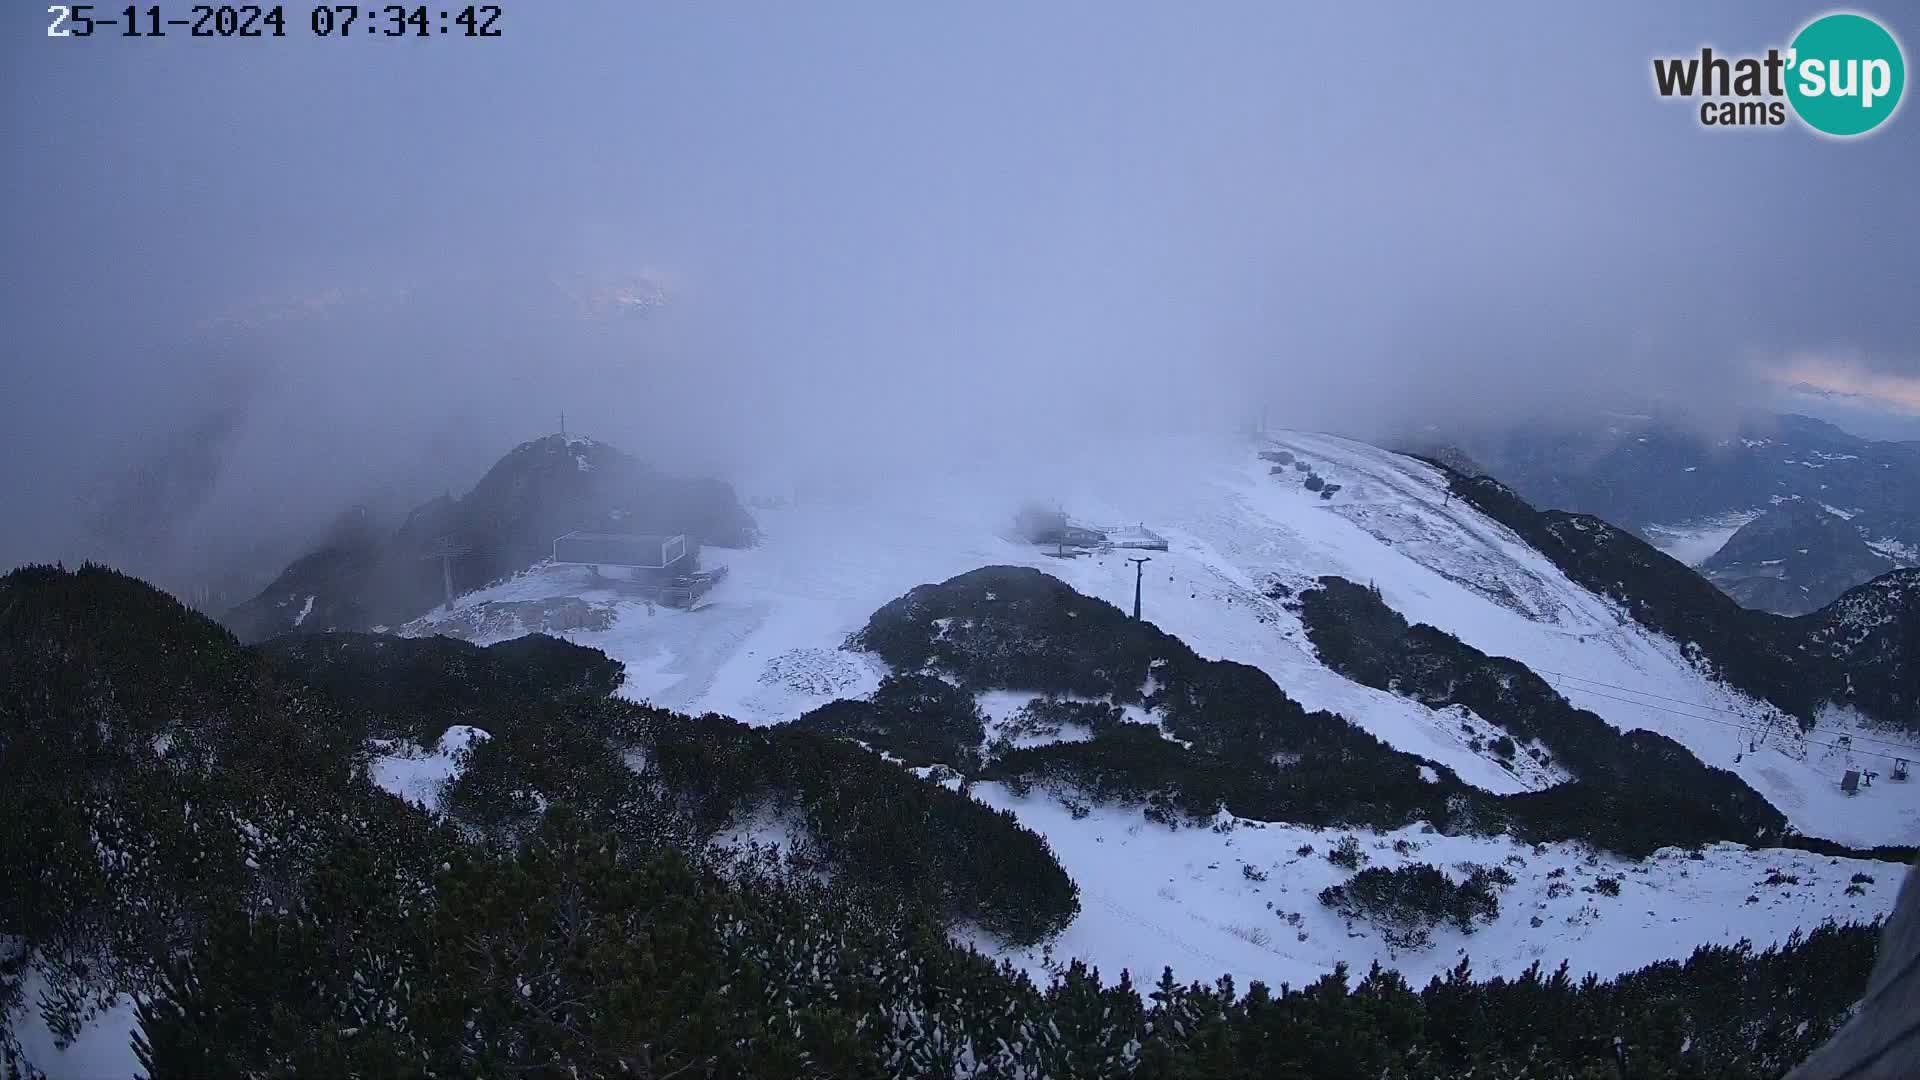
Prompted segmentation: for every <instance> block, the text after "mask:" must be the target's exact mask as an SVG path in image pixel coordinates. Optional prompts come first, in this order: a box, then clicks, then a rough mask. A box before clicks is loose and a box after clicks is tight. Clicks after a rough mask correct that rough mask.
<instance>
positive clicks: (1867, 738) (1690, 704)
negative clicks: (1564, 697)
mask: <svg viewBox="0 0 1920 1080" xmlns="http://www.w3.org/2000/svg"><path fill="white" fill-rule="evenodd" d="M1534 670H1535V671H1538V672H1540V673H1541V674H1543V675H1553V676H1557V677H1559V678H1562V679H1572V680H1574V681H1576V682H1586V683H1592V684H1594V685H1595V686H1604V687H1606V688H1607V689H1609V690H1619V691H1622V692H1624V693H1628V694H1639V695H1641V696H1643V697H1650V698H1659V699H1660V700H1661V701H1671V702H1673V703H1674V704H1676V705H1685V706H1686V707H1687V708H1689V709H1705V710H1706V711H1708V712H1717V713H1720V714H1722V715H1725V716H1742V715H1743V714H1741V713H1737V712H1734V711H1733V710H1732V709H1722V708H1719V707H1718V706H1714V705H1707V704H1704V703H1701V702H1697V701H1686V700H1683V699H1681V698H1676V697H1668V696H1667V695H1665V694H1656V693H1654V692H1653V691H1651V690H1636V689H1634V688H1633V687H1631V686H1617V685H1615V684H1613V683H1610V682H1602V681H1601V680H1599V679H1590V678H1588V677H1586V676H1585V675H1574V674H1571V673H1568V672H1565V671H1548V670H1546V669H1545V668H1535V669H1534ZM1574 689H1576V690H1578V689H1581V688H1580V687H1575V688H1574ZM1589 692H1591V691H1589ZM1701 719H1702V720H1705V719H1707V718H1706V717H1704V716H1703V717H1701ZM1816 730H1817V729H1816ZM1828 730H1832V729H1830V728H1829V729H1828ZM1843 737H1844V738H1847V739H1851V740H1853V741H1854V742H1871V743H1879V744H1880V745H1882V746H1891V747H1893V748H1895V749H1897V750H1920V747H1916V746H1915V745H1914V744H1912V743H1910V742H1899V741H1897V740H1893V739H1876V738H1874V737H1873V736H1871V735H1851V734H1849V735H1845V736H1843Z"/></svg>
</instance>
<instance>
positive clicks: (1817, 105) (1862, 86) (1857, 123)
mask: <svg viewBox="0 0 1920 1080" xmlns="http://www.w3.org/2000/svg"><path fill="white" fill-rule="evenodd" d="M1906 83H1907V65H1906V59H1905V57H1904V56H1903V55H1902V54H1901V52H1900V43H1899V42H1898V41H1896V40H1894V36H1893V35H1892V34H1891V33H1888V32H1887V29H1886V27H1884V26H1881V25H1880V24H1879V23H1877V22H1875V21H1874V20H1872V19H1870V18H1868V17H1866V16H1865V15H1856V14H1854V13H1853V12H1835V13H1833V14H1830V15H1822V16H1820V17H1819V18H1817V19H1815V20H1813V21H1812V22H1810V23H1808V24H1807V25H1806V26H1804V27H1802V28H1801V29H1800V32H1799V33H1798V34H1795V35H1794V37H1793V43H1792V44H1790V45H1788V46H1787V47H1786V48H1785V49H1778V48H1774V49H1768V50H1767V53H1766V55H1765V56H1719V55H1716V54H1715V53H1714V51H1713V50H1712V49H1711V48H1703V49H1701V50H1700V54H1699V55H1698V56H1663V57H1656V58H1655V59H1654V61H1653V86H1654V89H1655V90H1656V91H1658V92H1659V94H1660V96H1661V97H1663V98H1675V97H1677V98H1699V99H1701V101H1700V114H1699V115H1700V123H1701V124H1702V125H1703V126H1705V127H1715V128H1719V127H1779V126H1781V125H1783V124H1785V123H1786V122H1787V115H1788V109H1789V108H1791V109H1792V111H1793V115H1795V116H1798V117H1799V118H1800V122H1801V123H1803V124H1805V125H1807V126H1808V127H1810V128H1812V129H1813V130H1815V131H1817V132H1819V133H1820V134H1822V135H1828V136H1833V137H1835V138H1842V139H1844V138H1851V137H1853V136H1856V135H1865V134H1866V133H1868V132H1870V131H1873V130H1874V129H1876V128H1878V127H1880V126H1881V125H1882V124H1885V123H1886V122H1887V120H1888V119H1890V118H1891V117H1892V116H1893V113H1894V110H1896V109H1898V108H1899V107H1900V92H1901V91H1902V90H1904V89H1905V88H1906Z"/></svg>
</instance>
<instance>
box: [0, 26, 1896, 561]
mask: <svg viewBox="0 0 1920 1080" xmlns="http://www.w3.org/2000/svg"><path fill="white" fill-rule="evenodd" d="M42 6H43V5H38V4H31V5H29V4H18V5H14V4H9V5H7V7H6V12H5V28H4V33H3V34H0V95H3V100H0V124H4V136H5V146H6V148H7V149H6V154H5V156H4V158H0V260H3V263H0V266H3V267H4V279H3V280H4V292H3V293H0V328H3V329H0V333H4V338H0V345H4V349H5V356H4V361H3V362H4V370H3V371H0V410H3V411H4V417H3V419H0V494H4V495H5V496H6V497H7V499H8V500H9V503H10V506H9V511H8V513H7V515H6V518H7V524H6V526H5V527H0V557H4V558H0V561H6V562H11V561H13V560H14V559H17V558H22V557H28V556H33V557H47V555H48V553H49V552H57V551H59V550H62V549H61V548H60V547H59V545H60V544H62V543H66V542H67V541H66V540H64V539H61V537H63V536H64V535H65V534H64V533H63V532H62V530H63V529H66V528H68V527H69V526H70V525H71V521H70V519H71V517H72V514H73V503H74V499H75V493H76V492H77V491H80V490H82V489H83V488H85V487H86V485H88V484H90V483H93V482H94V479H95V478H97V477H98V476H99V475H100V474H101V473H102V471H103V470H104V471H111V470H112V469H113V467H114V466H115V464H116V463H117V462H119V461H122V460H124V459H126V458H127V457H128V456H129V455H134V456H137V455H139V454H142V453H145V452H147V451H145V450H143V449H142V448H143V447H147V446H150V445H151V440H152V439H155V438H161V437H163V436H165V434H166V433H167V432H169V431H173V430H177V429H178V428H179V427H181V426H182V425H184V424H187V423H191V422H194V421H195V420H197V419H199V418H201V417H203V416H204V414H205V412H206V410H207V409H208V408H209V407H210V406H211V405H213V404H218V403H225V402H238V403H240V404H241V405H242V406H243V409H242V412H241V414H240V415H241V416H242V419H241V420H240V421H238V422H237V424H238V430H237V433H236V434H234V435H233V436H232V438H231V439H230V441H229V442H228V443H226V444H224V445H227V446H228V447H229V451H228V452H229V453H230V454H231V455H232V460H231V461H229V462H228V464H227V465H226V466H224V471H223V478H222V481H221V487H220V491H219V492H218V494H217V496H215V497H214V498H213V499H212V505H215V506H217V507H218V510H217V512H216V511H209V513H212V514H214V517H215V519H216V520H218V521H221V522H230V521H236V520H240V521H245V520H255V521H267V520H273V521H286V520H296V519H297V520H304V518H303V517H302V515H317V514H323V513H331V512H332V509H333V508H334V507H335V506H337V505H338V504H339V503H340V502H341V501H343V500H345V499H350V498H355V497H359V495H360V493H362V492H363V491H366V490H369V489H371V488H375V487H379V486H381V485H386V486H387V487H390V488H391V487H395V486H397V487H399V488H401V489H404V490H402V491H401V492H400V494H401V496H403V497H410V496H411V495H412V494H414V493H415V492H416V491H417V490H419V489H423V488H424V489H438V488H439V487H440V486H443V485H444V486H447V487H452V488H454V489H456V490H458V489H460V488H463V487H465V486H466V485H467V484H470V483H471V482H472V480H473V479H474V475H473V470H474V469H475V468H476V467H478V466H477V465H476V462H478V463H484V461H486V460H490V459H491V458H492V457H494V456H497V455H498V454H499V453H500V452H501V451H503V450H504V449H506V448H507V447H508V446H510V445H511V444H512V443H513V442H516V441H519V440H521V439H524V438H527V437H530V436H532V435H536V434H539V433H541V432H544V431H547V430H551V429H552V428H553V427H554V426H556V424H557V422H558V420H557V418H558V414H559V413H560V412H561V411H562V410H565V411H566V412H567V414H568V416H569V422H570V425H571V426H575V427H578V428H582V429H585V430H587V431H589V432H591V433H593V434H596V435H600V436H603V437H606V438H608V439H610V440H611V441H615V442H618V443H621V444H622V445H626V446H629V447H631V448H633V449H635V450H638V451H641V452H643V453H646V454H648V455H649V456H652V457H656V458H658V459H660V460H662V461H665V462H667V463H669V464H674V465H678V466H683V467H690V468H691V467H701V468H705V467H712V468H720V469H731V468H737V467H745V466H746V464H747V463H748V462H749V461H750V459H752V458H753V457H755V456H756V455H761V456H764V455H766V454H768V453H770V452H777V453H782V454H794V453H799V454H802V455H803V456H805V455H812V456H814V457H817V458H818V459H819V460H821V461H822V462H844V461H845V460H847V459H849V458H855V457H859V456H862V455H868V456H873V455H878V456H882V457H891V456H897V455H893V454H889V453H887V452H886V448H888V447H897V446H898V445H900V444H901V443H902V442H903V441H907V440H914V441H918V442H920V443H922V444H934V443H937V444H940V445H965V444H966V443H967V441H968V440H970V439H999V438H1014V437H1023V433H1028V432H1031V431H1033V430H1035V429H1046V430H1056V429H1057V430H1082V429H1083V428H1084V426H1085V425H1087V424H1089V423H1093V422H1110V423H1120V424H1125V425H1139V426H1161V425H1201V424H1205V423H1212V422H1218V421H1221V420H1223V419H1226V418H1231V417H1232V416H1234V415H1235V414H1236V413H1242V412H1245V411H1247V410H1249V409H1250V408H1251V407H1252V406H1253V404H1254V403H1256V402H1260V401H1267V402H1270V403H1271V405H1272V406H1273V407H1274V415H1275V417H1276V418H1279V419H1284V420H1286V421H1289V422H1292V423H1297V424H1304V425H1309V426H1320V427H1335V428H1342V429H1347V430H1354V431H1360V432H1380V431H1388V430H1392V429H1394V428H1396V427H1398V426H1403V425H1406V424H1409V423H1416V422H1422V421H1427V420H1435V421H1440V422H1445V423H1454V422H1465V421H1478V420H1497V419H1499V418H1502V417H1505V416H1509V415H1515V414H1518V413H1527V412H1538V411H1553V410H1557V409H1565V408H1575V407H1581V406H1585V405H1588V404H1592V403H1594V402H1596V401H1600V400H1603V399H1605V398H1607V397H1608V396H1616V395H1617V396H1626V397H1646V398H1653V399H1657V400H1670V401H1677V402H1684V403H1687V404H1689V405H1691V406H1693V407H1695V408H1698V409H1703V410H1707V411H1709V412H1711V411H1714V410H1716V409H1722V408H1731V407H1734V406H1737V405H1739V404H1741V403H1744V402H1749V401H1753V400H1757V399H1758V396H1759V395H1760V393H1761V392H1762V390H1763V388H1764V386H1765V385H1766V384H1765V379H1766V378H1767V377H1772V378H1775V379H1779V378H1788V379H1809V378H1810V379H1814V380H1816V381H1817V380H1826V381H1827V382H1830V383H1833V384H1835V386H1836V387H1838V386H1840V385H1842V384H1844V385H1845V388H1847V389H1850V390H1853V391H1856V392H1863V393H1869V394H1872V395H1875V396H1876V397H1878V398H1881V399H1884V400H1885V401H1887V402H1888V403H1889V405H1890V407H1902V403H1904V406H1903V407H1907V408H1910V409H1911V410H1913V411H1916V412H1920V389H1916V388H1920V305H1917V304H1916V303H1915V299H1914V288H1915V285H1916V283H1920V253H1917V252H1916V247H1915V243H1914V241H1915V238H1916V236H1920V228H1916V226H1920V199H1916V198H1915V196H1914V191H1915V189H1916V186H1920V141H1917V140H1920V116H1917V115H1916V114H1915V113H1914V111H1913V107H1912V106H1911V105H1908V106H1907V107H1905V108H1904V109H1903V110H1902V113H1901V115H1898V116H1896V117H1895V118H1894V120H1893V121H1892V122H1891V124H1890V126H1888V127H1887V128H1886V129H1884V130H1883V131H1881V132H1880V133H1878V134H1875V135H1873V136H1871V137H1869V138H1866V139H1863V140H1857V141H1855V142H1852V143H1844V144H1843V143H1837V142H1830V141H1825V140H1822V139H1820V138H1818V137H1815V136H1814V135H1812V134H1810V133H1809V132H1807V131H1806V130H1804V129H1801V128H1799V127H1797V126H1792V125H1790V126H1789V127H1788V128H1786V129H1784V130H1745V131H1712V130H1705V129H1702V128H1701V127H1700V125H1699V123H1698V121H1697V118H1696V114H1695V112H1694V109H1693V107H1692V106H1690V105H1687V104H1683V103H1679V102H1672V101H1662V100H1659V99H1658V98H1656V97H1655V95H1654V93H1653V91H1652V83H1651V77H1650V74H1649V71H1650V68H1649V62H1650V59H1651V58H1652V57H1653V56H1654V55H1657V54H1658V55H1677V54H1685V53H1688V52H1691V51H1696V50H1697V49H1698V48H1699V47H1700V46H1701V45H1702V44H1712V45H1714V46H1715V47H1716V48H1717V49H1720V50H1723V51H1727V52H1744V51H1756V52H1757V51H1761V50H1764V49H1765V48H1766V47H1767V46H1769V45H1784V44H1785V43H1786V41H1787V40H1788V38H1789V37H1790V36H1791V34H1792V32H1793V31H1794V30H1795V29H1796V28H1797V27H1798V26H1799V25H1801V24H1802V23H1804V22H1805V21H1806V20H1807V19H1808V18H1810V17H1811V16H1813V15H1815V14H1818V13H1819V12H1821V11H1822V10H1824V8H1822V7H1820V6H1818V5H1808V4H1769V3H1749V2H1742V3H1727V4H1712V5H1709V4H1684V5H1674V4H1661V5H1657V6H1656V5H1645V6H1640V7H1631V8H1629V7H1623V6H1621V5H1581V6H1579V8H1578V9H1574V8H1573V7H1571V6H1568V5H1553V6H1551V8H1549V7H1547V6H1543V5H1539V4H1511V5H1490V4H1476V5H1445V6H1442V5H1414V4H1405V5H1373V6H1369V7H1367V8H1365V9H1363V10H1359V11H1355V10H1351V9H1352V8H1353V5H1328V6H1327V7H1326V9H1325V10H1324V11H1321V12H1314V11H1310V10H1306V9H1304V8H1303V7H1301V6H1300V5H1280V4H1271V3H1224V2H1209V3H1204V4H1171V3H1119V4H1116V3H1106V2H1103V3H1091V2H1089V3H1041V4H1028V3H1020V4H1014V3H984V4H979V3H969V4H942V5H935V4H895V3H878V2H875V3H843V2H837V0H836V2H830V3H820V4H806V5H799V4H774V3H750V4H749V3H728V2H719V3H700V4H682V3H665V2H658V3H656V2H621V3H569V4H564V5H562V4H550V3H532V2H530V0H520V2H518V3H516V2H513V0H507V2H506V3H504V4H503V5H502V6H503V7H504V9H505V10H504V14H503V16H502V18H501V20H500V26H501V27H502V29H503V31H504V37H503V38H501V39H498V40H465V39H459V38H455V37H436V38H435V39H433V40H429V41H415V40H410V39H409V40H387V39H385V38H378V37H363V36H356V37H355V38H354V39H352V40H316V39H314V38H313V37H312V35H311V34H310V32H309V30H308V29H307V26H306V20H307V13H308V11H309V10H310V9H311V7H312V5H310V4H297V5H288V6H287V11H288V24H289V25H288V37H287V38H285V39H283V40H260V41H239V40H229V41H193V40H189V39H187V38H185V37H182V36H180V35H179V33H178V32H176V33H175V35H174V36H172V37H169V38H167V39H166V40H159V41H156V40H125V39H121V38H117V37H114V36H112V34H111V33H107V32H103V33H102V34H101V35H100V36H97V37H95V38H92V39H88V40H81V39H71V38H70V39H65V40H49V39H48V38H47V37H45V24H46V21H47V19H46V16H45V15H44V13H43V12H42V11H41V10H40V9H41V8H42ZM173 6H174V7H180V8H182V9H183V10H184V8H185V7H186V6H187V5H173ZM1443 8H1444V10H1443ZM107 10H117V7H115V6H111V5H109V6H108V8H106V9H103V11H102V12H101V13H102V14H105V13H106V11H107ZM436 10H437V9H436ZM1876 14H1878V15H1880V16H1882V17H1883V21H1885V22H1886V23H1887V24H1888V25H1889V26H1890V27H1891V28H1892V29H1893V30H1894V31H1895V33H1896V34H1898V35H1900V36H1901V37H1902V38H1903V40H1904V41H1906V42H1907V43H1908V51H1909V54H1910V55H1909V59H1910V60H1911V59H1912V57H1911V53H1912V51H1913V45H1912V43H1913V42H1916V41H1920V19H1916V17H1915V16H1914V15H1913V14H1912V13H1911V12H1909V11H1908V9H1907V8H1905V7H1904V6H1900V5H1883V6H1882V7H1881V9H1880V10H1879V11H1877V12H1876ZM635 282H641V283H644V284H646V285H648V286H651V285H653V284H658V283H661V282H666V283H668V286H669V291H670V293H671V301H670V302H669V304H668V305H667V306H666V307H664V308H661V309H659V310H657V311H654V312H652V313H651V314H649V315H646V316H644V317H634V316H631V315H624V316H623V315H621V314H619V313H618V312H617V311H614V310H611V309H610V306H609V305H608V304H607V303H605V302H604V301H605V300H606V298H607V297H608V296H610V295H613V290H616V289H618V288H621V287H627V288H632V287H633V286H634V283H635ZM614 306H615V307H617V305H614Z"/></svg>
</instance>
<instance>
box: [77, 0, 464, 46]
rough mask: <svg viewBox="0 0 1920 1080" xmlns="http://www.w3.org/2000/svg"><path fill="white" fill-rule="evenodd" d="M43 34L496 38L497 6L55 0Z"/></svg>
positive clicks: (79, 36) (82, 35)
mask: <svg viewBox="0 0 1920 1080" xmlns="http://www.w3.org/2000/svg"><path fill="white" fill-rule="evenodd" d="M47 18H48V20H49V22H48V25H47V36H48V37H53V38H86V37H94V36H98V35H113V36H117V37H136V38H137V37H154V38H157V37H168V36H171V35H179V36H181V37H201V38H276V37H286V36H287V35H288V34H289V33H293V34H312V35H313V36H315V37H334V38H346V37H385V38H406V37H413V38H431V37H440V36H443V35H444V36H447V37H470V38H489V37H499V36H500V31H501V26H500V24H501V18H500V6H499V5H497V4H468V5H466V6H463V7H445V8H441V7H434V6H432V5H428V4H417V5H405V4H385V5H378V4H369V5H360V4H316V5H314V6H313V7H310V8H302V7H295V8H294V9H293V11H292V13H291V14H289V12H288V9H287V5H284V4H274V5H271V6H268V5H262V4H194V5H191V6H187V5H179V6H175V7H169V6H166V5H163V4H128V5H127V6H126V7H123V8H120V9H118V10H117V11H116V10H114V9H112V8H111V7H110V6H109V5H104V4H54V5H52V6H50V7H48V8H47Z"/></svg>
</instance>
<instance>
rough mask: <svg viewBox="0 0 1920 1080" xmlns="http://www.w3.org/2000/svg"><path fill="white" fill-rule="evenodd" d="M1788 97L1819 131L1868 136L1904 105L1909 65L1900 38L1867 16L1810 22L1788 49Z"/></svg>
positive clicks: (1848, 15)
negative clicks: (1901, 52) (1901, 95)
mask: <svg viewBox="0 0 1920 1080" xmlns="http://www.w3.org/2000/svg"><path fill="white" fill-rule="evenodd" d="M1787 64H1788V77H1787V99H1788V100H1789V101H1791V102H1793V111H1794V112H1796V113H1798V114H1800V119H1802V120H1804V121H1806V123H1807V126H1808V127H1811V128H1813V129H1814V130H1815V131H1819V132H1823V133H1825V134H1828V135H1837V136H1840V137H1842V138H1845V137H1847V136H1851V135H1864V134H1866V133H1867V132H1869V131H1872V130H1873V129H1874V128H1876V127H1879V126H1880V125H1881V124H1882V123H1884V122H1885V121H1886V119H1887V117H1889V116H1892V115H1893V110H1894V109H1896V108H1898V107H1899V105H1900V91H1902V90H1903V89H1905V88H1906V84H1907V65H1906V61H1905V59H1904V58H1903V57H1902V56H1901V55H1900V43H1899V42H1897V41H1895V40H1894V39H1893V35H1892V34H1889V33H1887V30H1886V28H1885V27H1883V26H1881V25H1880V24H1879V23H1877V22H1874V21H1873V20H1872V19H1869V18H1867V17H1866V16H1865V15H1855V14H1853V13H1851V12H1840V13H1837V14H1833V15H1822V16H1821V17H1820V18H1818V19H1815V20H1813V21H1812V22H1810V23H1808V24H1807V25H1806V27H1805V28H1804V29H1802V30H1801V31H1800V33H1799V34H1797V35H1796V36H1795V37H1794V39H1793V45H1792V46H1791V47H1790V49H1789V50H1788V53H1787Z"/></svg>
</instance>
